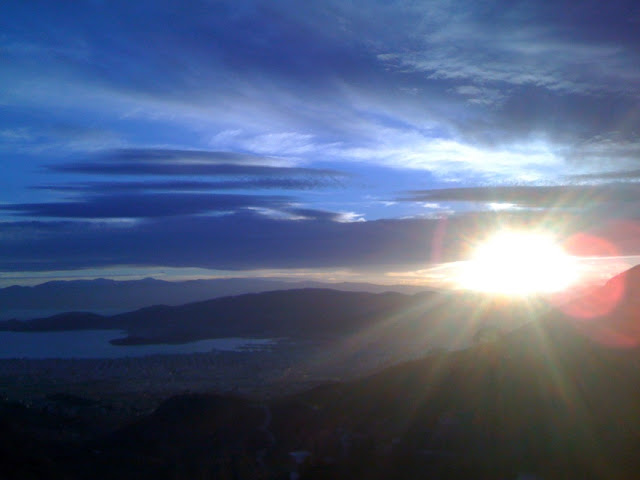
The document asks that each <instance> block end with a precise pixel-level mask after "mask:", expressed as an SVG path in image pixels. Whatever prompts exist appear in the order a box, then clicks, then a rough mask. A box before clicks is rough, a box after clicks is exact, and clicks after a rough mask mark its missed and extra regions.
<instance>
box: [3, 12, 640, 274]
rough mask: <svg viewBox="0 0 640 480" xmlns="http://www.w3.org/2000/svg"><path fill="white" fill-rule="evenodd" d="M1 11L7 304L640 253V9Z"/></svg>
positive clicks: (4, 243)
mask: <svg viewBox="0 0 640 480" xmlns="http://www.w3.org/2000/svg"><path fill="white" fill-rule="evenodd" d="M0 12H1V15H0V32H1V33H0V162H1V166H2V172H3V175H2V176H0V282H2V283H3V284H8V283H12V282H14V281H17V280H16V279H19V278H31V277H35V278H42V279H46V278H58V277H64V276H65V275H68V276H70V277H71V276H74V275H78V272H88V273H87V274H86V275H87V276H109V275H112V276H127V275H144V274H146V273H148V272H152V273H153V274H154V275H155V274H157V272H165V273H164V274H165V276H166V277H167V278H169V277H171V276H172V275H174V274H175V276H176V278H177V276H178V275H180V274H185V272H188V275H196V276H197V275H203V276H205V275H206V274H207V272H209V273H211V272H216V275H217V274H224V275H235V274H238V275H244V274H259V273H256V272H263V273H264V272H272V274H274V275H276V274H277V275H282V276H286V275H288V274H290V275H292V276H296V277H297V276H304V275H307V276H314V275H319V276H320V278H325V277H326V278H334V277H335V278H343V279H349V278H358V279H365V278H371V279H374V280H375V279H380V278H383V277H385V275H388V274H390V273H391V276H390V277H389V278H398V277H394V275H395V274H394V273H393V272H399V271H406V272H409V271H422V270H423V269H426V268H429V267H430V266H433V265H437V264H439V263H441V262H449V261H455V260H459V259H462V258H464V255H465V252H466V250H467V249H468V245H469V244H471V243H473V240H474V238H476V237H478V236H479V235H482V233H483V232H489V231H491V230H492V229H496V228H499V227H500V226H504V225H517V226H527V227H529V226H539V225H543V226H544V227H545V228H547V229H549V230H551V231H552V232H553V233H555V234H556V235H558V237H559V238H561V239H562V238H567V237H569V236H571V235H573V234H576V233H581V232H582V233H588V234H592V235H594V236H596V235H597V236H600V237H604V238H606V239H607V242H608V243H609V244H611V245H613V246H614V247H615V253H616V254H619V255H636V254H640V242H639V241H637V240H636V238H640V236H637V235H636V234H637V233H638V230H637V229H636V228H635V225H636V222H637V221H638V216H639V213H638V212H639V211H640V210H639V209H638V207H639V206H640V202H639V201H638V198H640V197H639V196H638V194H639V193H640V184H639V183H638V179H639V178H640V136H639V135H640V132H639V130H640V109H639V108H638V107H639V104H640V58H639V57H640V52H639V51H638V48H637V46H638V45H640V33H639V32H640V6H639V5H638V4H637V2H633V1H628V2H624V1H612V2H575V1H565V2H562V1H560V2H546V1H509V2H506V1H502V2H498V1H493V2H492V1H432V2H430V1H424V2H413V1H406V0H405V1H385V2H371V1H351V2H345V1H335V2H333V1H321V2H320V1H318V2H313V1H311V2H300V1H295V2H294V1H278V2H270V1H269V2H267V1H265V2H255V1H244V0H240V1H238V0H236V1H229V2H227V1H191V2H156V1H149V2H145V1H138V2H116V1H113V2H102V1H87V2H54V1H50V2H36V1H33V2H12V3H10V4H7V5H4V6H2V7H0ZM592 253H593V252H592ZM65 272H66V273H65ZM114 272H118V273H117V274H115V273H114ZM194 272H195V273H194ZM220 272H223V273H220ZM337 272H341V273H340V275H337ZM211 274H212V273H211ZM336 275H337V277H336Z"/></svg>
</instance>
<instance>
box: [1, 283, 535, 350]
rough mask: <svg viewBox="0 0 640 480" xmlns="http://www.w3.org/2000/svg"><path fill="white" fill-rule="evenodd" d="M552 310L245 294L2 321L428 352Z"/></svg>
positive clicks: (435, 298) (438, 299)
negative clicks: (338, 341)
mask: <svg viewBox="0 0 640 480" xmlns="http://www.w3.org/2000/svg"><path fill="white" fill-rule="evenodd" d="M545 308H546V307H545V305H544V304H542V303H538V304H534V303H532V302H531V301H528V300H527V301H522V300H507V299H492V298H489V297H486V296H482V295H474V294H465V293H456V292H446V293H444V292H426V293H421V294H416V295H411V296H409V295H403V294H400V293H394V292H387V293H380V294H372V293H365V292H343V291H337V290H328V289H302V290H284V291H275V292H264V293H259V294H246V295H238V296H235V297H224V298H216V299H212V300H207V301H204V302H197V303H191V304H187V305H181V306H176V307H171V306H153V307H147V308H143V309H140V310H137V311H134V312H128V313H124V314H119V315H114V316H111V317H104V316H99V315H95V314H81V313H72V314H61V315H57V316H54V317H48V318H44V319H36V320H31V321H27V322H17V321H13V322H11V321H10V322H0V328H1V329H5V330H13V331H54V330H57V331H61V330H74V329H117V330H126V332H127V337H126V338H124V339H119V340H114V341H113V343H117V344H123V345H126V344H144V343H181V342H189V341H193V340H199V339H205V338H216V337H234V336H235V337H263V338H268V337H287V338H327V337H335V336H344V335H350V334H355V333H357V332H365V333H366V338H364V337H363V338H361V340H362V341H371V342H374V343H375V342H382V343H384V342H385V341H387V342H391V341H402V339H403V338H406V339H412V340H415V338H416V336H421V337H423V338H424V344H425V346H431V347H434V346H438V347H440V346H446V347H448V346H451V345H452V343H453V344H457V345H463V344H465V342H467V341H468V340H469V339H470V338H471V337H472V336H473V334H474V332H475V330H476V329H477V328H478V327H479V326H480V325H483V324H484V323H485V322H487V321H490V322H491V323H492V324H495V325H499V326H501V327H504V328H514V327H515V326H518V325H520V324H522V323H524V322H526V321H527V320H528V318H529V316H530V315H533V314H537V313H539V312H540V311H542V310H544V309H545Z"/></svg>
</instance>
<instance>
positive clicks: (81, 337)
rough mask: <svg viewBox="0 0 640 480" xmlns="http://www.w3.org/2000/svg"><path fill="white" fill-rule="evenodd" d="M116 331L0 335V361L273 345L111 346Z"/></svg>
mask: <svg viewBox="0 0 640 480" xmlns="http://www.w3.org/2000/svg"><path fill="white" fill-rule="evenodd" d="M123 336H125V332H118V331H117V330H75V331H67V332H1V331H0V358H34V359H35V358H40V359H42V358H121V357H144V356H147V355H160V354H185V353H204V352H210V351H212V350H220V351H245V350H251V349H261V348H264V347H267V346H269V345H271V344H273V343H274V340H273V339H270V338H236V337H233V338H214V339H208V340H198V341H196V342H189V343H184V344H180V345H168V344H161V345H126V346H121V345H112V344H110V343H109V341H110V340H114V339H116V338H122V337H123Z"/></svg>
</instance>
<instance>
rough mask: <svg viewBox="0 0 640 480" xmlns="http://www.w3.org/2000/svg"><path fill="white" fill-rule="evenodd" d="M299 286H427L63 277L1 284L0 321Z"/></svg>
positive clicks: (382, 289) (110, 310) (407, 289)
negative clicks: (43, 280) (44, 281)
mask: <svg viewBox="0 0 640 480" xmlns="http://www.w3.org/2000/svg"><path fill="white" fill-rule="evenodd" d="M300 288H332V289H336V290H343V291H358V292H372V293H382V292H387V291H395V292H400V293H416V292H420V291H424V290H427V289H426V288H425V287H420V286H412V285H375V284H372V283H354V282H343V283H323V282H315V281H300V282H295V281H284V280H276V279H262V278H221V279H204V280H186V281H175V282H168V281H164V280H157V279H154V278H144V279H142V280H109V279H104V278H99V279H95V280H60V281H51V282H46V283H42V284H39V285H35V286H19V285H14V286H11V287H5V288H0V320H10V319H14V318H15V319H21V320H23V319H31V318H37V317H43V316H50V315H55V314H59V313H64V312H68V311H88V312H94V313H100V314H105V315H114V314H117V313H123V312H127V311H130V310H135V309H139V308H143V307H147V306H149V305H158V304H163V305H182V304H185V303H190V302H197V301H202V300H209V299H211V298H215V297H224V296H230V295H240V294H243V293H258V292H266V291H273V290H289V289H300Z"/></svg>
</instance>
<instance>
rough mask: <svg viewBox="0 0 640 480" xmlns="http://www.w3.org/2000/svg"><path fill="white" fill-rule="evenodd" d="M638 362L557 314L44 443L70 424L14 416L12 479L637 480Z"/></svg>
mask: <svg viewBox="0 0 640 480" xmlns="http://www.w3.org/2000/svg"><path fill="white" fill-rule="evenodd" d="M639 368H640V355H638V351H637V350H635V349H626V350H614V349H610V348H607V347H603V346H601V345H599V344H597V343H594V342H593V341H591V340H589V339H587V338H585V337H583V336H582V335H580V334H579V333H578V332H577V331H576V329H575V328H574V327H572V326H570V325H568V324H566V323H554V319H547V320H544V321H541V322H538V323H536V324H535V325H529V326H527V327H524V328H522V329H520V330H518V331H515V332H513V333H511V334H509V335H507V336H506V337H504V338H503V339H500V340H498V341H495V342H487V343H482V344H479V345H476V346H474V347H472V348H470V349H467V350H463V351H458V352H453V353H443V354H439V355H432V356H428V357H426V358H424V359H421V360H417V361H413V362H409V363H405V364H401V365H398V366H396V367H393V368H390V369H388V370H385V371H383V372H381V373H379V374H377V375H374V376H371V377H368V378H364V379H361V380H358V381H354V382H349V383H337V384H331V385H326V386H322V387H317V388H315V389H313V390H310V391H307V392H304V393H302V394H298V395H295V396H289V397H284V398H279V399H276V400H273V401H270V402H266V403H264V402H259V401H252V400H251V399H243V398H236V397H229V396H219V395H214V394H211V395H205V394H197V395H196V394H188V395H182V396H179V397H175V398H173V399H170V400H168V401H167V402H165V403H164V404H162V405H161V406H160V407H159V408H158V409H157V410H156V411H155V412H154V413H152V414H150V415H148V416H144V417H142V418H139V419H137V420H134V421H132V422H131V423H130V424H128V425H126V426H124V427H122V428H120V429H118V430H117V431H115V432H114V433H111V434H108V435H107V436H106V437H102V438H100V439H95V440H91V441H85V442H79V441H77V442H73V441H66V442H63V441H53V440H52V439H51V438H50V436H49V437H48V438H47V439H45V440H37V439H38V435H39V434H38V433H37V432H42V431H44V430H46V429H47V428H48V429H49V430H47V431H50V429H51V428H52V427H51V425H52V424H53V425H57V428H59V429H65V428H73V423H69V422H71V420H69V419H68V418H67V419H65V418H57V419H55V421H54V420H52V417H51V416H50V415H47V414H45V413H43V412H39V413H31V415H33V416H35V417H36V418H37V419H38V420H37V421H34V420H33V419H28V421H27V420H22V421H21V420H17V419H19V418H20V417H19V416H18V414H19V415H22V416H23V417H24V416H26V413H25V412H18V413H16V412H13V413H12V414H11V416H10V417H8V418H9V420H5V423H6V422H8V423H9V424H8V425H6V428H5V429H4V430H3V433H2V435H3V436H4V437H3V438H2V439H0V450H2V451H1V452H0V456H1V457H2V458H3V464H2V468H5V469H6V470H5V471H6V472H9V473H11V472H13V476H11V475H10V474H9V473H7V475H6V477H3V478H74V479H75V478H86V476H85V474H86V472H91V476H92V478H98V479H101V478H105V479H106V478H123V479H127V478H154V479H165V478H166V479H182V478H185V479H187V478H237V479H253V478H273V479H276V478H282V479H284V478H290V477H289V476H290V473H291V472H294V471H296V472H298V473H299V474H300V478H302V479H305V478H308V479H311V478H315V479H343V478H344V479H347V478H349V479H351V478H367V479H391V478H394V479H395V478H398V479H414V478H451V479H477V478H480V479H496V480H497V479H516V478H518V475H520V474H523V473H526V472H528V473H533V474H536V475H537V477H536V478H544V479H571V478H576V479H612V480H617V479H636V478H638V477H637V472H638V471H640V458H639V457H638V455H637V452H638V451H639V449H640V374H639ZM43 418H44V419H45V420H43ZM55 422H58V423H57V424H56V423H55ZM25 425H27V427H25ZM34 425H36V426H35V427H34ZM43 425H44V426H43ZM14 440H15V441H14ZM26 445H28V448H27V447H25V446H26ZM16 449H20V450H19V451H16ZM14 454H15V455H14ZM296 459H297V460H299V461H300V462H299V463H297V461H296ZM43 472H45V473H43Z"/></svg>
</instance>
